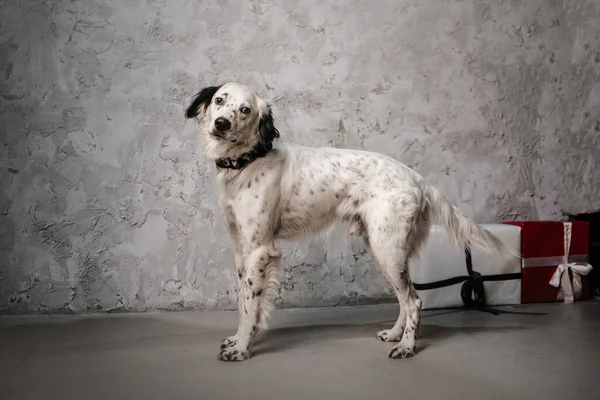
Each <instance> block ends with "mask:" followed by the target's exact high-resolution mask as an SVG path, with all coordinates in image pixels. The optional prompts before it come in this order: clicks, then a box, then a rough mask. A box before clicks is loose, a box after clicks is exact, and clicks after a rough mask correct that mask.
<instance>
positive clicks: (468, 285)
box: [413, 247, 545, 315]
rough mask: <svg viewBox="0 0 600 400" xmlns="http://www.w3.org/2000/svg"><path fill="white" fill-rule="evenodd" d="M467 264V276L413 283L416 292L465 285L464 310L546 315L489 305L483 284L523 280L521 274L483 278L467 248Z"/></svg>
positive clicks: (461, 293)
mask: <svg viewBox="0 0 600 400" xmlns="http://www.w3.org/2000/svg"><path fill="white" fill-rule="evenodd" d="M465 262H466V264H467V274H468V275H466V276H457V277H454V278H450V279H444V280H441V281H436V282H430V283H413V286H414V287H415V289H416V290H432V289H439V288H443V287H447V286H452V285H456V284H459V283H461V282H462V283H463V284H462V287H461V289H460V297H461V298H462V302H463V308H466V309H474V310H479V311H483V312H487V313H490V314H494V315H500V314H528V315H545V314H544V313H534V312H521V311H508V310H498V309H495V308H492V307H490V306H488V305H487V303H486V299H485V287H484V286H483V282H497V281H508V280H514V279H521V273H520V272H518V273H512V274H495V275H486V276H483V275H481V274H480V273H479V272H477V271H474V270H473V259H472V257H471V249H469V248H468V247H467V248H465Z"/></svg>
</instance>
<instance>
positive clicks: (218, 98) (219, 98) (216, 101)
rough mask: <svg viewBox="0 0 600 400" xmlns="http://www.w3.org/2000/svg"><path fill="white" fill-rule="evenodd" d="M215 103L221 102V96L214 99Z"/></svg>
mask: <svg viewBox="0 0 600 400" xmlns="http://www.w3.org/2000/svg"><path fill="white" fill-rule="evenodd" d="M215 104H223V98H221V97H217V98H216V99H215Z"/></svg>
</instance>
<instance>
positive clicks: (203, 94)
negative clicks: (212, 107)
mask: <svg viewBox="0 0 600 400" xmlns="http://www.w3.org/2000/svg"><path fill="white" fill-rule="evenodd" d="M220 88H221V86H208V87H205V88H204V89H202V90H201V91H199V92H198V94H197V95H196V96H195V97H194V98H193V99H192V102H191V103H190V105H189V107H188V108H187V110H185V117H186V118H194V117H197V116H198V115H200V108H201V107H202V108H203V109H202V112H204V111H206V109H207V108H208V106H209V104H210V102H211V101H212V98H213V96H214V95H215V93H217V91H218V90H219V89H220Z"/></svg>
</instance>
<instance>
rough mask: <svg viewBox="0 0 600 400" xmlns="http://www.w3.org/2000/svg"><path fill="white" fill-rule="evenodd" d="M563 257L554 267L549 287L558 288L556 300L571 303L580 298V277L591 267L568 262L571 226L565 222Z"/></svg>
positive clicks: (587, 272) (580, 263)
mask: <svg viewBox="0 0 600 400" xmlns="http://www.w3.org/2000/svg"><path fill="white" fill-rule="evenodd" d="M564 228H565V236H564V238H565V256H564V258H563V262H562V263H560V264H559V265H558V267H556V271H554V274H553V275H552V278H551V279H550V285H552V286H554V287H556V288H559V291H558V300H562V299H563V298H564V301H565V303H573V302H574V301H575V300H577V299H579V298H580V297H581V292H582V289H583V284H582V283H581V276H582V275H583V276H585V275H587V274H589V273H590V271H591V270H592V266H591V265H590V264H588V263H582V262H572V263H570V262H568V258H569V251H570V250H571V232H572V224H571V223H570V222H565V224H564ZM569 270H571V272H572V275H573V281H572V282H571V279H570V277H569Z"/></svg>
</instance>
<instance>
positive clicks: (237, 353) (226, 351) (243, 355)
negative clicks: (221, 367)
mask: <svg viewBox="0 0 600 400" xmlns="http://www.w3.org/2000/svg"><path fill="white" fill-rule="evenodd" d="M217 358H218V359H219V360H221V361H244V360H247V359H249V358H250V351H248V349H241V348H239V347H238V345H237V344H235V345H233V346H230V347H221V351H220V352H219V356H218V357H217Z"/></svg>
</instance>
